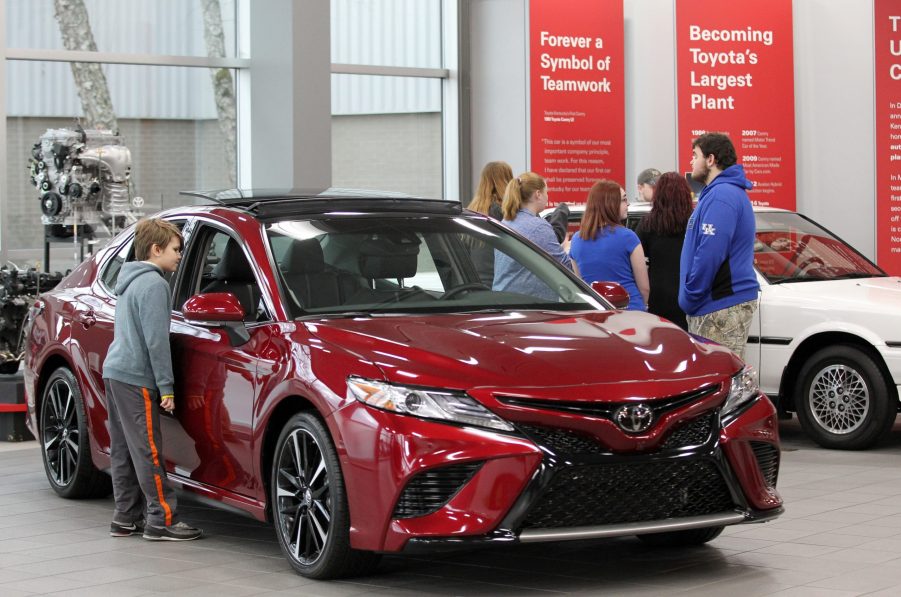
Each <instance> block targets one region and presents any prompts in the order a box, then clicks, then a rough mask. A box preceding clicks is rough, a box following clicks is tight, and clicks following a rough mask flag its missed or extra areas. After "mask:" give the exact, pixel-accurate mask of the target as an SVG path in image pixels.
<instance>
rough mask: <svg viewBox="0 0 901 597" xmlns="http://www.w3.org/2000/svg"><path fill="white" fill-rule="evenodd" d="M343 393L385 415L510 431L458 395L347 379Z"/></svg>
mask: <svg viewBox="0 0 901 597" xmlns="http://www.w3.org/2000/svg"><path fill="white" fill-rule="evenodd" d="M347 394H348V397H353V398H356V399H357V400H359V401H360V402H362V403H363V404H367V405H369V406H371V407H373V408H378V409H380V410H386V411H388V412H393V413H398V414H402V415H412V416H415V417H422V418H424V419H437V420H439V421H452V422H454V423H461V424H463V425H475V426H478V427H488V428H489V429H499V430H501V431H513V425H511V424H510V423H508V422H507V421H505V420H503V419H502V418H500V417H498V416H497V415H496V414H494V413H493V412H491V411H490V410H488V409H487V408H485V407H484V406H482V405H481V404H479V403H478V402H477V401H475V400H473V399H472V398H470V397H469V396H466V395H465V394H462V393H460V392H450V391H446V390H424V389H419V388H407V387H404V386H395V385H391V384H387V383H384V382H381V381H372V380H370V379H363V378H361V377H348V378H347Z"/></svg>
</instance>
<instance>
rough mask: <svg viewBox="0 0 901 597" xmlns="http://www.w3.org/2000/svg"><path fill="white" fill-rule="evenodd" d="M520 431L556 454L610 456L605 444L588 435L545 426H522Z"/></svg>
mask: <svg viewBox="0 0 901 597" xmlns="http://www.w3.org/2000/svg"><path fill="white" fill-rule="evenodd" d="M519 429H520V430H521V431H523V432H524V433H525V434H526V435H528V436H529V438H530V439H531V440H532V441H534V442H535V443H537V444H538V445H540V446H544V447H545V448H547V449H548V450H550V451H551V452H553V453H554V454H609V453H610V450H609V449H607V448H606V447H604V444H602V443H600V442H598V441H596V440H595V439H594V438H592V437H589V436H587V435H582V434H580V433H576V432H575V431H569V430H567V429H559V428H557V427H545V426H543V425H520V426H519Z"/></svg>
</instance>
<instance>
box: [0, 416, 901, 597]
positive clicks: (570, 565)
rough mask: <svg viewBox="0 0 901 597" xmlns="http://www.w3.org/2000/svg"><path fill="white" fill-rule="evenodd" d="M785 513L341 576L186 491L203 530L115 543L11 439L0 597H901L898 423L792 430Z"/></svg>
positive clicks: (104, 521) (0, 464)
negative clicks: (840, 448) (826, 433)
mask: <svg viewBox="0 0 901 597" xmlns="http://www.w3.org/2000/svg"><path fill="white" fill-rule="evenodd" d="M782 436H783V449H784V457H783V461H782V469H781V472H780V477H779V488H780V490H781V492H782V495H783V497H784V498H785V501H786V513H785V515H784V516H783V517H782V518H780V519H779V520H777V521H775V522H771V523H767V524H765V525H745V526H738V527H729V528H727V529H726V531H725V533H723V535H722V536H721V537H720V538H718V539H717V540H715V541H714V542H712V543H711V544H709V545H707V546H704V547H698V548H693V549H685V550H681V551H665V550H652V549H649V548H646V547H644V546H643V545H642V544H641V543H639V542H638V541H637V540H635V539H617V540H603V541H583V542H578V543H560V544H541V545H529V546H517V547H509V548H503V549H497V550H489V551H479V552H470V553H460V554H453V555H441V556H434V557H399V556H392V557H388V558H386V559H385V560H384V561H383V563H382V565H381V567H380V568H379V570H378V573H377V574H375V575H373V576H370V577H366V578H357V579H353V580H347V581H340V582H315V581H309V580H306V579H304V578H302V577H300V576H297V575H295V574H294V573H293V572H292V570H291V568H290V567H289V566H288V564H287V563H286V562H285V561H284V560H283V559H282V557H281V555H280V553H279V548H278V545H277V544H276V542H275V537H274V535H273V532H272V529H271V528H270V527H268V526H266V525H263V524H260V523H256V522H254V521H252V520H248V519H244V518H240V517H236V516H234V515H230V514H227V513H224V512H220V511H217V510H213V509H209V508H206V507H204V506H200V505H197V504H192V503H188V502H186V501H184V502H182V504H181V505H180V509H181V511H182V516H183V517H184V518H185V520H188V521H190V522H194V523H197V524H198V525H199V526H201V527H203V528H204V530H205V531H206V532H207V534H208V536H207V537H205V538H204V539H203V540H201V541H196V542H190V543H181V544H172V543H166V544H159V543H152V542H149V541H143V540H142V539H140V538H139V537H129V538H122V539H112V538H110V537H109V536H108V534H107V533H108V528H109V527H108V525H109V518H110V513H111V511H112V501H111V500H110V499H105V500H89V501H66V500H63V499H60V498H58V497H56V495H55V494H54V493H53V492H52V491H51V490H50V489H49V487H48V486H47V481H46V478H45V477H44V472H43V469H42V468H41V461H40V453H39V450H38V448H37V446H36V444H35V442H33V441H32V442H23V443H21V444H7V443H2V442H0V596H2V597H18V596H19V595H90V596H92V597H96V596H103V595H111V596H116V597H127V596H130V595H157V594H169V595H172V594H177V595H215V596H217V597H226V596H229V595H422V594H434V595H530V594H534V595H540V594H567V593H574V594H581V595H590V594H594V595H601V594H605V595H655V596H656V595H663V594H666V595H674V594H680V595H693V596H694V595H699V596H703V595H711V596H713V595H716V596H719V595H729V596H730V597H738V596H744V595H781V596H808V595H811V596H812V595H816V596H836V597H839V596H844V595H885V596H893V597H894V596H898V595H901V424H899V425H896V426H895V430H894V434H893V436H892V437H891V439H890V440H889V441H888V442H887V443H886V444H884V445H883V446H881V447H880V448H878V449H875V450H870V451H867V452H834V451H827V450H822V449H819V448H817V447H816V446H814V445H813V444H812V443H811V442H810V441H808V440H806V439H805V438H804V437H803V436H802V435H801V432H800V430H799V428H798V425H797V423H796V422H795V421H789V422H784V423H783V426H782Z"/></svg>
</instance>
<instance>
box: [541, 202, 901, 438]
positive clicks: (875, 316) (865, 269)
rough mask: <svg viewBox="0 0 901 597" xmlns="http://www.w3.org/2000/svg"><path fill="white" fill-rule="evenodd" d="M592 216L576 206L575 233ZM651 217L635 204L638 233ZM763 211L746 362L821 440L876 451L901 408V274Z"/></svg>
mask: <svg viewBox="0 0 901 597" xmlns="http://www.w3.org/2000/svg"><path fill="white" fill-rule="evenodd" d="M583 211H584V206H582V205H571V206H570V229H571V230H578V222H579V220H580V219H581V217H582V213H583ZM649 211H650V204H649V203H639V204H634V205H632V206H630V208H629V219H628V221H627V224H628V225H629V227H630V228H633V229H634V228H635V227H636V226H637V225H638V222H640V221H641V219H642V218H643V217H644V215H645V214H647V213H648V212H649ZM547 213H550V210H547V211H546V212H544V213H543V214H542V215H546V214H547ZM754 215H755V217H756V220H757V241H756V243H755V248H754V265H755V267H756V269H757V277H758V279H759V281H760V308H759V309H758V311H757V314H756V315H755V317H754V320H753V322H752V323H751V331H750V335H749V338H748V345H747V348H746V349H745V360H746V361H747V362H748V363H749V364H751V365H753V366H754V367H756V368H757V370H758V372H759V375H760V387H761V389H762V390H763V391H765V392H766V393H767V394H768V395H769V396H770V397H771V398H772V399H773V400H774V402H776V403H777V404H778V405H779V407H780V410H781V411H783V412H795V413H797V414H798V418H799V419H800V422H801V426H802V427H803V429H804V431H805V432H806V433H807V434H808V435H809V436H810V437H811V438H812V439H813V440H814V441H816V442H817V443H818V444H820V445H821V446H824V447H827V448H839V449H847V450H853V449H862V448H867V447H870V446H872V445H873V444H875V443H876V442H878V441H879V440H880V439H881V438H882V437H883V436H885V435H886V434H887V433H888V432H889V430H890V429H891V428H892V424H893V423H894V421H895V417H896V416H897V414H898V410H899V393H901V278H898V277H895V276H888V275H886V273H885V272H883V271H882V270H881V269H879V267H878V266H876V265H875V264H874V263H872V262H871V261H870V260H869V259H867V258H866V257H864V256H863V255H861V254H860V253H859V252H858V251H857V250H856V249H854V248H853V247H851V246H850V245H848V244H847V243H846V242H844V241H843V240H841V239H840V238H838V237H837V236H835V235H834V234H832V233H831V232H829V231H828V230H826V229H825V228H823V227H822V226H820V225H819V224H817V223H816V222H814V221H813V220H811V219H810V218H807V217H806V216H803V215H801V214H799V213H795V212H792V211H786V210H781V209H775V208H763V207H755V208H754Z"/></svg>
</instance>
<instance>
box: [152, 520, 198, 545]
mask: <svg viewBox="0 0 901 597" xmlns="http://www.w3.org/2000/svg"><path fill="white" fill-rule="evenodd" d="M201 535H203V531H201V530H200V529H195V528H194V527H192V526H189V525H186V524H185V523H183V522H177V523H175V524H173V525H171V526H167V527H155V526H153V525H151V524H148V525H147V526H146V527H144V538H145V539H147V540H149V541H190V540H192V539H199V538H200V536H201Z"/></svg>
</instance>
